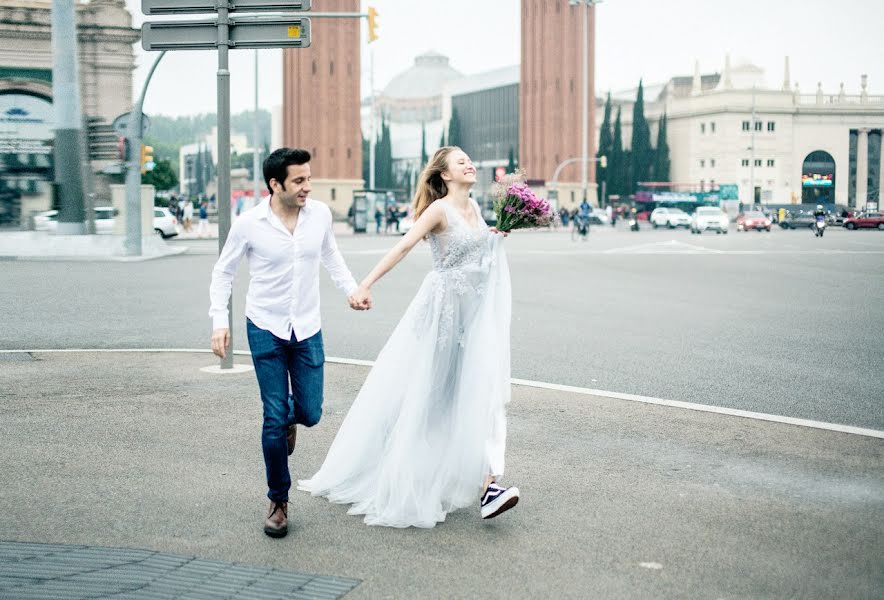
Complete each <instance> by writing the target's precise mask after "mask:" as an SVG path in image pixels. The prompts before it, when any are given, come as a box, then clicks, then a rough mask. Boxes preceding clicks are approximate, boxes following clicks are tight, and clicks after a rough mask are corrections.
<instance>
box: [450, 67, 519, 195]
mask: <svg viewBox="0 0 884 600" xmlns="http://www.w3.org/2000/svg"><path fill="white" fill-rule="evenodd" d="M519 72H520V68H519V66H518V65H515V66H512V67H504V68H502V69H495V70H493V71H488V72H485V73H479V74H476V75H471V76H469V77H462V78H460V79H456V80H454V81H452V82H450V83H448V84H447V85H446V86H445V94H444V96H443V115H444V116H445V117H447V118H448V119H450V118H451V114H452V113H453V111H455V110H456V111H457V115H458V121H459V122H460V140H458V144H459V145H460V147H461V148H463V150H464V152H466V153H467V154H469V155H470V158H471V159H472V160H473V164H474V165H475V166H476V171H477V173H476V175H477V178H478V181H477V184H476V186H475V187H474V188H473V193H474V196H475V197H476V199H477V200H479V202H480V203H482V204H483V205H487V204H488V202H489V201H490V196H489V192H490V190H491V186H492V185H493V183H494V181H495V180H496V177H497V175H499V174H500V173H501V172H502V171H501V170H503V172H505V171H506V169H507V167H508V166H509V163H510V157H512V160H513V162H514V163H517V162H518V157H519Z"/></svg>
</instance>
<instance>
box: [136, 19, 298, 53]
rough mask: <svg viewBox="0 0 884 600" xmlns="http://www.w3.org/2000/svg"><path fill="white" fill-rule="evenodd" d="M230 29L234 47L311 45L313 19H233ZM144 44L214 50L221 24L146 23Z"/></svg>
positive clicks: (147, 45) (152, 46) (166, 47)
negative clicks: (311, 22) (311, 21)
mask: <svg viewBox="0 0 884 600" xmlns="http://www.w3.org/2000/svg"><path fill="white" fill-rule="evenodd" d="M229 31H230V48H231V49H232V50H236V49H238V48H239V49H244V48H307V47H308V46H310V19H305V18H301V17H291V18H281V17H280V18H273V19H263V18H260V17H257V16H255V17H239V18H236V19H233V18H231V20H230V29H229ZM141 47H142V48H144V49H145V50H214V49H216V48H217V47H218V26H217V23H216V22H215V21H214V20H211V21H160V22H152V23H144V25H142V27H141Z"/></svg>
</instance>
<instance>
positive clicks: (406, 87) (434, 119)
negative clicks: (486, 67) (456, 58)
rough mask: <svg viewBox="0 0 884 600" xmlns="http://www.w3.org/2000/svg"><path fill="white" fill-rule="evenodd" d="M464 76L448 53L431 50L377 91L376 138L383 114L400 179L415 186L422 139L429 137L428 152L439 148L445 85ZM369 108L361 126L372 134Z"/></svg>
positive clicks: (395, 175) (420, 165)
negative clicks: (451, 61) (453, 65)
mask: <svg viewBox="0 0 884 600" xmlns="http://www.w3.org/2000/svg"><path fill="white" fill-rule="evenodd" d="M461 77H463V75H462V74H461V73H460V72H459V71H457V70H456V69H454V68H452V67H451V65H450V64H449V60H448V57H447V56H444V55H442V54H439V53H438V52H432V51H430V52H427V53H425V54H421V55H420V56H417V57H416V58H415V59H414V64H413V65H412V66H411V67H409V68H408V69H406V70H405V71H403V72H402V73H400V74H398V75H396V76H395V77H394V78H393V79H392V80H391V81H390V83H388V84H387V86H386V87H385V88H384V89H383V91H382V92H381V93H380V94H378V97H377V99H376V102H375V103H374V110H375V137H377V136H378V134H379V133H380V126H381V118H382V117H383V118H384V119H385V120H386V122H387V124H388V126H389V128H390V140H391V145H392V155H393V175H394V177H396V178H397V180H401V181H403V183H406V181H410V182H411V185H412V186H413V182H414V180H415V178H416V177H417V174H418V173H419V172H420V169H422V168H423V165H422V164H420V162H421V140H422V139H426V145H425V151H426V153H427V155H432V154H433V152H435V151H436V149H438V148H439V142H440V140H441V138H442V132H443V130H444V127H445V123H444V122H443V119H442V98H443V92H444V89H445V84H446V83H448V82H449V81H453V80H457V79H460V78H461ZM366 108H367V109H368V110H366V111H364V112H363V125H362V126H363V131H364V132H365V135H366V137H369V136H370V135H371V134H370V132H371V129H372V128H371V104H369V105H368V106H367V107H366ZM405 187H410V186H408V185H406V186H405ZM407 191H408V192H410V189H408V190H407Z"/></svg>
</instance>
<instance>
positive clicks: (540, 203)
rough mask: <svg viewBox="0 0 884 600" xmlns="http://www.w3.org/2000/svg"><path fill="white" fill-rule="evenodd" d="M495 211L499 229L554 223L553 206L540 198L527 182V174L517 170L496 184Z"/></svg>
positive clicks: (510, 229)
mask: <svg viewBox="0 0 884 600" xmlns="http://www.w3.org/2000/svg"><path fill="white" fill-rule="evenodd" d="M492 193H493V195H494V212H495V214H496V215H497V229H498V230H499V231H512V230H513V229H527V228H529V227H546V226H547V225H549V224H550V223H552V221H553V218H554V215H553V211H552V207H551V206H550V204H549V202H548V201H547V200H546V199H545V198H538V197H537V196H536V195H535V194H534V192H532V191H531V188H529V187H528V185H527V184H526V183H525V174H524V173H523V172H520V171H517V172H515V173H512V174H510V175H505V176H504V177H502V178H501V179H500V181H499V182H498V183H497V184H496V185H495V186H494V190H493V192H492Z"/></svg>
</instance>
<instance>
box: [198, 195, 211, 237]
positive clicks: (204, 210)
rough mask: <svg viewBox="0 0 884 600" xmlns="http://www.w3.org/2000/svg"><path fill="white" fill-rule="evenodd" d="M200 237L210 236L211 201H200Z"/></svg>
mask: <svg viewBox="0 0 884 600" xmlns="http://www.w3.org/2000/svg"><path fill="white" fill-rule="evenodd" d="M197 235H198V236H199V237H209V201H208V200H205V199H203V201H202V202H200V222H199V229H198V230H197Z"/></svg>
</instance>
